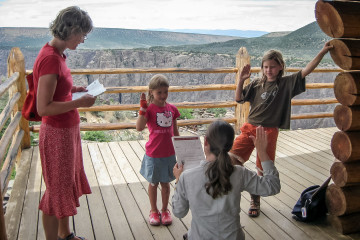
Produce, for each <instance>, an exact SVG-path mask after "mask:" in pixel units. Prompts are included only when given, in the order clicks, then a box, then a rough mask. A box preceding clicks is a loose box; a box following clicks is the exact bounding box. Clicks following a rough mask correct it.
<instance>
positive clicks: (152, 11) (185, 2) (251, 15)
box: [0, 0, 316, 32]
mask: <svg viewBox="0 0 360 240" xmlns="http://www.w3.org/2000/svg"><path fill="white" fill-rule="evenodd" d="M74 2H75V3H74ZM315 3H316V0H302V1H290V0H276V1H274V0H255V1H254V0H137V1H132V0H131V1H129V0H105V1H98V0H77V1H73V0H62V1H58V0H51V1H50V0H6V1H1V0H0V27H48V26H49V23H50V22H51V21H52V20H53V19H54V18H55V17H56V14H57V13H58V12H59V11H60V10H61V9H63V8H65V7H68V6H71V5H74V4H76V5H78V6H79V7H81V8H82V9H84V10H86V11H87V12H88V13H89V14H90V16H91V18H92V19H93V22H94V25H95V27H109V28H110V27H111V28H127V29H159V28H166V29H239V30H261V31H267V32H272V31H292V30H295V29H298V28H300V27H302V26H304V25H306V24H308V23H311V22H313V21H315V16H314V8H315Z"/></svg>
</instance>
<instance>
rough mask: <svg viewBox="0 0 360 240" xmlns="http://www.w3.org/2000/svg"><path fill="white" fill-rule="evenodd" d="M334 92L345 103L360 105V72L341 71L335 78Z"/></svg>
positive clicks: (347, 104) (340, 101)
mask: <svg viewBox="0 0 360 240" xmlns="http://www.w3.org/2000/svg"><path fill="white" fill-rule="evenodd" d="M334 93H335V97H336V99H337V100H338V101H339V103H341V104H343V105H346V106H356V105H360V72H358V71H356V72H342V73H339V74H338V75H337V76H336V78H335V82H334Z"/></svg>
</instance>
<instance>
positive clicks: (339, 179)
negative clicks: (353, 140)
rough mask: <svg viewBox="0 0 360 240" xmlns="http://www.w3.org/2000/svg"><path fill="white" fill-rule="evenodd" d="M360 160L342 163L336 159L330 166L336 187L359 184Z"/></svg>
mask: <svg viewBox="0 0 360 240" xmlns="http://www.w3.org/2000/svg"><path fill="white" fill-rule="evenodd" d="M359 172H360V161H359V162H355V163H342V162H340V161H336V162H334V163H333V165H332V166H331V168H330V173H331V178H332V180H333V181H334V183H335V184H336V186H338V187H348V186H352V185H360V174H359Z"/></svg>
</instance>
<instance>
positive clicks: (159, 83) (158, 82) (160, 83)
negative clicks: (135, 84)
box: [147, 74, 169, 103]
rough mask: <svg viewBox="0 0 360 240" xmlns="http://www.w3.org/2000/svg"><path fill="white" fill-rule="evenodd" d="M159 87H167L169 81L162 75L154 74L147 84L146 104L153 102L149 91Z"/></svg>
mask: <svg viewBox="0 0 360 240" xmlns="http://www.w3.org/2000/svg"><path fill="white" fill-rule="evenodd" d="M161 87H169V81H168V80H167V78H166V77H165V76H164V75H162V74H156V75H154V76H153V77H152V78H151V79H150V82H149V92H148V95H147V101H148V103H151V102H152V101H153V100H154V96H153V95H152V93H151V91H152V90H155V89H158V88H161Z"/></svg>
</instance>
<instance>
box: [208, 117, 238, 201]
mask: <svg viewBox="0 0 360 240" xmlns="http://www.w3.org/2000/svg"><path fill="white" fill-rule="evenodd" d="M234 137H235V131H234V129H233V127H232V126H231V125H230V124H229V123H227V122H225V121H222V120H217V121H215V122H213V123H212V124H211V125H210V126H209V128H208V130H207V133H206V141H207V142H208V144H209V145H210V152H211V153H213V154H214V155H215V156H216V160H215V161H212V162H211V163H210V165H209V167H208V168H207V170H206V175H207V177H208V178H209V182H207V183H206V184H205V188H206V192H207V193H208V194H209V195H210V196H211V197H212V198H214V199H215V198H217V197H221V196H222V195H226V194H227V193H228V192H230V191H231V189H232V185H231V182H230V176H231V174H232V173H233V171H234V166H233V165H232V163H231V158H230V156H229V154H228V152H229V151H230V149H231V147H232V145H233V142H234Z"/></svg>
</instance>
